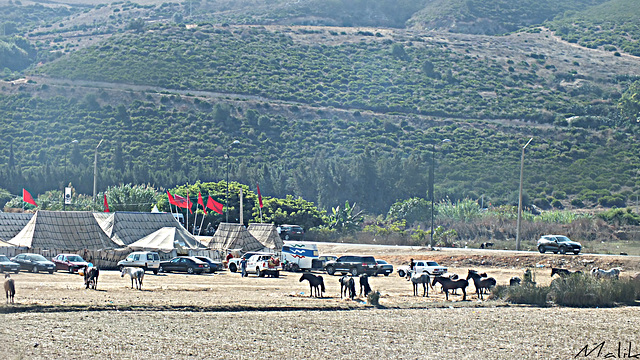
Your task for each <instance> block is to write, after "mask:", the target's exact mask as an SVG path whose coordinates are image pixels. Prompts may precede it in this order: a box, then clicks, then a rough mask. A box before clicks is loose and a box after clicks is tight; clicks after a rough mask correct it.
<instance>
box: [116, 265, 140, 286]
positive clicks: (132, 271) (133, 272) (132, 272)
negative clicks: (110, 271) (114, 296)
mask: <svg viewBox="0 0 640 360" xmlns="http://www.w3.org/2000/svg"><path fill="white" fill-rule="evenodd" d="M125 274H129V277H130V278H131V288H132V289H133V282H134V280H135V283H136V289H138V290H142V280H143V279H144V269H143V268H138V267H129V266H127V267H123V268H122V271H121V273H120V277H124V275H125Z"/></svg>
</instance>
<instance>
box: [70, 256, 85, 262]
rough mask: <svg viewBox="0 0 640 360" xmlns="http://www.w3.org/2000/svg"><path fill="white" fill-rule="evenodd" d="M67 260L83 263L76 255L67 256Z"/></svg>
mask: <svg viewBox="0 0 640 360" xmlns="http://www.w3.org/2000/svg"><path fill="white" fill-rule="evenodd" d="M67 260H69V261H73V262H84V260H83V259H82V258H81V257H80V256H78V255H71V256H67Z"/></svg>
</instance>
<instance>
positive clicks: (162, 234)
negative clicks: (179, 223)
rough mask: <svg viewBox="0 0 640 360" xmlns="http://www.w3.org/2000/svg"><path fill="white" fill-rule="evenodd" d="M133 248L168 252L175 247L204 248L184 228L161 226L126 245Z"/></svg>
mask: <svg viewBox="0 0 640 360" xmlns="http://www.w3.org/2000/svg"><path fill="white" fill-rule="evenodd" d="M128 247H129V248H130V249H133V250H150V251H163V252H170V251H172V250H176V249H205V247H204V246H202V245H201V244H200V243H199V242H198V241H196V239H194V238H193V237H192V236H191V234H189V232H187V230H185V229H180V228H176V227H163V228H161V229H159V230H156V231H154V232H152V233H151V234H149V235H147V236H145V237H143V238H142V239H140V240H138V241H136V242H133V243H131V244H129V245H128Z"/></svg>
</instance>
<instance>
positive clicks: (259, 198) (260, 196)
mask: <svg viewBox="0 0 640 360" xmlns="http://www.w3.org/2000/svg"><path fill="white" fill-rule="evenodd" d="M256 186H257V187H258V204H260V207H262V195H261V194H260V184H258V183H256Z"/></svg>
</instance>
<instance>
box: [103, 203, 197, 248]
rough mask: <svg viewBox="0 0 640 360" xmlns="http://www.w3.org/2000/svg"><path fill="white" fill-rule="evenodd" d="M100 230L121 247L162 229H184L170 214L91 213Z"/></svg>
mask: <svg viewBox="0 0 640 360" xmlns="http://www.w3.org/2000/svg"><path fill="white" fill-rule="evenodd" d="M93 216H94V217H95V218H96V220H97V221H98V224H99V225H100V227H101V228H102V230H103V231H104V232H105V234H107V236H109V237H110V238H111V240H113V241H114V242H115V243H117V244H119V245H121V246H127V245H129V244H132V243H134V242H136V241H138V240H140V239H142V238H143V237H145V236H147V235H149V234H151V233H153V232H155V231H157V230H158V229H161V228H163V227H175V228H178V229H184V228H183V227H182V225H180V223H179V222H178V221H177V220H176V219H175V218H174V217H173V215H172V214H171V213H146V212H128V211H116V212H113V213H93Z"/></svg>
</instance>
